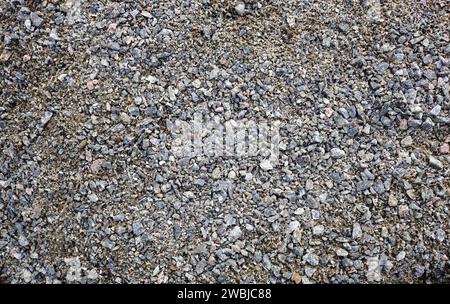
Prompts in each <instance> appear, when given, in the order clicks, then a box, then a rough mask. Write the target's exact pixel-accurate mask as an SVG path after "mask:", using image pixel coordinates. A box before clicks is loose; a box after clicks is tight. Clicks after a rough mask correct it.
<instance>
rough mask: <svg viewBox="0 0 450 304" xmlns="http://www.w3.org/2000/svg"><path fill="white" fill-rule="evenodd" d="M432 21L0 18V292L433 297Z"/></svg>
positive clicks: (326, 9)
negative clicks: (118, 288)
mask: <svg viewBox="0 0 450 304" xmlns="http://www.w3.org/2000/svg"><path fill="white" fill-rule="evenodd" d="M449 4H450V3H449V2H448V1H444V0H441V1H397V0H396V1H381V3H380V2H379V1H376V0H366V1H354V0H353V1H352V0H347V1H300V0H297V1H289V0H287V1H282V0H269V1H256V0H252V1H245V3H243V4H242V3H241V4H239V3H238V2H237V1H231V0H230V1H218V0H194V1H187V0H186V1H176V0H169V1H167V0H164V1H143V0H141V1H107V0H102V1H96V0H93V1H79V0H61V1H59V0H47V1H42V2H41V1H24V0H21V1H14V0H0V41H1V43H0V93H1V98H0V130H1V132H0V225H1V226H0V278H1V279H0V281H2V282H12V283H16V282H32V283H37V282H47V283H57V282H179V283H181V282H219V283H221V282H242V283H247V282H261V283H264V282H293V283H300V282H301V283H310V282H331V283H357V282H358V283H365V282H385V283H391V282H402V283H411V282H415V283H422V282H449V280H450V277H449V276H450V265H449V233H450V230H449V217H448V216H449V189H450V181H449V172H450V169H449V162H450V154H449V144H450V132H449V109H450V107H449V100H450V96H449V53H450V43H449V19H448V17H449V7H450V5H449ZM198 109H203V110H202V111H204V112H207V113H209V114H210V115H214V114H216V115H217V116H218V117H221V119H223V120H227V119H237V118H243V117H244V118H247V119H252V120H259V119H265V120H269V119H276V120H279V121H281V122H283V123H284V126H283V128H281V134H280V135H281V137H282V144H281V145H280V149H281V150H280V157H279V163H278V165H275V166H273V168H271V169H270V168H268V167H266V166H262V165H261V158H258V157H252V158H217V157H194V158H191V159H183V160H181V161H180V160H179V159H175V158H174V157H173V155H171V150H170V145H171V142H172V138H171V136H172V134H171V133H170V132H169V131H168V129H167V124H168V123H169V122H170V121H172V120H174V119H177V118H178V119H183V120H189V119H190V118H192V115H193V114H194V113H195V112H196V111H198Z"/></svg>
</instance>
